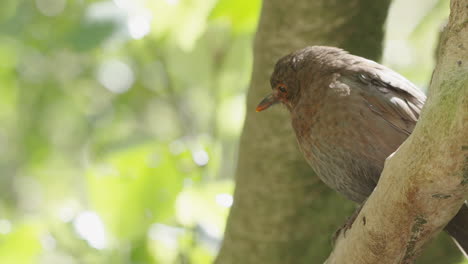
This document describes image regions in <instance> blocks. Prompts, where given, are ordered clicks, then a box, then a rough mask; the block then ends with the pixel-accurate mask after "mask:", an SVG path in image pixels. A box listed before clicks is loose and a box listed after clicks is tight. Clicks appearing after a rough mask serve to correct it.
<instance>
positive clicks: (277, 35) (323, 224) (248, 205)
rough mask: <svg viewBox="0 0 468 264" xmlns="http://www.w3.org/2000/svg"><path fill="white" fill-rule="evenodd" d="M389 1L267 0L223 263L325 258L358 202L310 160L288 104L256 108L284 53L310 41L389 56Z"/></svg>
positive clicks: (373, 56) (259, 263) (256, 45)
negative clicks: (332, 185)
mask: <svg viewBox="0 0 468 264" xmlns="http://www.w3.org/2000/svg"><path fill="white" fill-rule="evenodd" d="M389 2H390V1H389V0H377V1H376V0H342V1H330V0H316V1H309V0H264V1H263V7H262V15H261V19H260V24H259V28H258V33H257V35H256V39H255V43H254V72H253V76H252V82H251V88H250V90H249V93H248V98H247V116H246V121H245V125H244V131H243V134H242V137H241V142H240V153H239V162H238V169H237V172H236V190H235V194H234V204H233V207H232V209H231V212H230V216H229V219H228V223H227V227H226V232H225V238H224V242H223V245H222V248H221V251H220V253H219V255H218V258H217V260H216V263H218V264H226V263H235V264H239V263H243V264H249V263H255V264H262V263H269V264H275V263H278V264H279V263H281V264H284V263H295V264H301V263H321V262H323V261H324V260H325V259H326V257H327V256H328V254H329V252H330V250H331V241H330V240H331V237H332V235H333V233H334V232H335V230H336V229H338V228H339V227H340V226H341V225H342V224H343V223H344V221H345V219H346V217H347V216H349V215H350V214H351V213H352V211H353V210H354V208H355V206H354V205H353V204H352V203H351V202H349V201H347V200H345V199H344V198H342V197H340V196H339V195H338V194H336V193H335V192H334V191H333V190H331V189H329V188H328V187H326V186H325V185H324V184H323V183H322V182H320V180H319V179H318V178H317V177H316V176H315V175H314V173H313V171H312V169H311V168H310V167H309V166H308V165H307V164H306V162H305V161H304V159H303V157H302V154H301V153H300V151H299V149H298V147H297V143H296V140H295V136H294V133H293V132H292V128H291V125H290V117H289V114H288V113H287V111H286V110H285V109H281V108H282V107H274V108H273V109H271V110H268V111H266V112H265V113H262V114H261V115H260V114H257V113H255V106H256V105H257V103H258V102H259V101H260V100H261V98H263V97H264V96H265V94H267V93H269V92H270V89H271V88H270V85H269V76H270V74H271V71H272V69H273V66H274V64H275V62H276V60H277V59H279V58H280V57H281V56H283V55H286V54H287V53H289V52H291V51H294V50H296V49H299V48H303V47H305V46H309V45H330V46H338V47H342V48H344V49H346V50H348V51H350V52H352V53H354V54H357V55H361V56H364V57H367V58H370V59H374V60H376V59H378V58H379V57H380V55H381V51H382V47H381V43H382V38H383V25H384V21H385V17H386V14H387V9H388V5H389Z"/></svg>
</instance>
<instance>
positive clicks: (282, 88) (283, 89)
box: [278, 85, 287, 93]
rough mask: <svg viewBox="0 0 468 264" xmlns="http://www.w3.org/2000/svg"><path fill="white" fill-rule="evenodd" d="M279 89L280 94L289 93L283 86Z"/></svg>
mask: <svg viewBox="0 0 468 264" xmlns="http://www.w3.org/2000/svg"><path fill="white" fill-rule="evenodd" d="M278 89H279V90H280V92H282V93H286V92H287V91H286V87H284V86H282V85H281V86H279V87H278Z"/></svg>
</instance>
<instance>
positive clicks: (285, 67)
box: [256, 46, 346, 112]
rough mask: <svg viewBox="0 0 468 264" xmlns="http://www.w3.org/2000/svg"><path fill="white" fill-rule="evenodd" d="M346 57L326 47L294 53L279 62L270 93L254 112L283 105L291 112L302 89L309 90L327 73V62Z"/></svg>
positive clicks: (308, 48)
mask: <svg viewBox="0 0 468 264" xmlns="http://www.w3.org/2000/svg"><path fill="white" fill-rule="evenodd" d="M343 54H346V52H345V51H343V50H342V49H338V48H334V47H326V46H311V47H306V48H304V49H301V50H298V51H295V52H293V53H291V54H289V55H286V56H284V57H282V58H281V59H279V60H278V62H277V63H276V65H275V70H274V71H273V73H272V75H271V78H270V84H271V89H272V90H273V91H272V93H271V94H269V95H268V96H266V97H265V98H264V99H263V100H262V101H261V102H260V103H259V104H258V106H257V108H256V110H257V112H260V111H263V110H265V109H267V108H269V107H270V106H272V105H274V104H277V103H282V104H283V105H285V106H286V107H287V108H288V109H289V110H290V111H291V110H292V109H294V107H295V106H296V105H297V103H298V101H299V98H300V96H301V92H303V91H302V90H303V89H311V88H313V87H310V84H311V83H312V80H313V79H314V78H317V77H319V76H321V75H323V74H324V72H328V69H327V68H328V67H330V66H331V65H332V63H330V61H333V60H334V59H335V58H339V56H341V55H343Z"/></svg>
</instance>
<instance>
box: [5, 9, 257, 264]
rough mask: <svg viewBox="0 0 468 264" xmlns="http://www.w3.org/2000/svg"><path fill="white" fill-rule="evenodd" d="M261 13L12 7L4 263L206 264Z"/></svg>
mask: <svg viewBox="0 0 468 264" xmlns="http://www.w3.org/2000/svg"><path fill="white" fill-rule="evenodd" d="M31 3H32V4H31ZM259 8H260V1H258V0H257V1H251V0H242V1H224V0H223V1H217V0H158V1H143V0H142V1H132V0H115V1H79V0H75V1H74V0H70V1H67V0H35V1H17V0H5V1H4V2H2V8H1V9H0V32H1V35H0V61H1V63H0V95H1V96H0V120H1V122H2V126H1V127H0V153H1V157H2V158H1V159H0V164H1V166H0V170H1V176H2V177H1V178H0V181H1V185H0V188H1V199H0V263H2V264H3V263H6V264H9V263H12V264H13V263H14V264H17V263H174V262H177V263H209V262H210V261H211V260H212V258H213V256H214V255H215V254H216V251H217V248H218V247H219V241H220V238H221V236H222V230H223V229H224V222H225V218H226V215H227V210H228V208H229V206H230V205H231V203H232V196H231V193H232V189H233V182H232V174H233V168H234V166H235V162H236V158H235V153H236V148H237V138H238V136H239V133H240V130H241V127H242V122H243V117H244V112H245V109H244V93H245V91H246V88H247V85H248V82H249V77H250V76H249V75H250V70H251V64H252V62H251V61H252V54H251V43H252V38H253V33H254V30H255V27H256V23H257V20H258V13H259Z"/></svg>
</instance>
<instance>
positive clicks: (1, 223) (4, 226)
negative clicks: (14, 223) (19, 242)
mask: <svg viewBox="0 0 468 264" xmlns="http://www.w3.org/2000/svg"><path fill="white" fill-rule="evenodd" d="M10 232H11V223H10V221H9V220H7V219H0V234H3V235H5V234H8V233H10Z"/></svg>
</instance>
